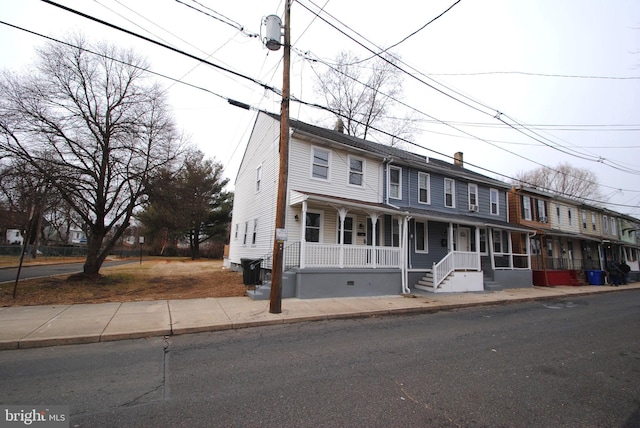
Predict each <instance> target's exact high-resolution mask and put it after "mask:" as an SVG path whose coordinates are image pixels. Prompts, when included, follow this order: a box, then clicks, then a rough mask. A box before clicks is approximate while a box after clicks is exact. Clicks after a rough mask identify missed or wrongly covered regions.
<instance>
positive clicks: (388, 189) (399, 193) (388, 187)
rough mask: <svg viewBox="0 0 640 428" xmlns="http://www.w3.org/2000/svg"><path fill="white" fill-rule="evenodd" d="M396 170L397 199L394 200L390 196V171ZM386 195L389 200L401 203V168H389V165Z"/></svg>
mask: <svg viewBox="0 0 640 428" xmlns="http://www.w3.org/2000/svg"><path fill="white" fill-rule="evenodd" d="M392 169H393V170H397V171H398V172H399V174H398V181H399V182H398V197H397V198H395V197H393V196H391V170H392ZM387 195H388V196H389V199H395V200H397V201H401V200H402V168H401V167H399V166H391V165H389V168H388V169H387Z"/></svg>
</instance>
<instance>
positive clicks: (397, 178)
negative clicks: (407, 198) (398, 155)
mask: <svg viewBox="0 0 640 428" xmlns="http://www.w3.org/2000/svg"><path fill="white" fill-rule="evenodd" d="M401 195H402V169H401V168H398V167H397V166H390V167H389V197H390V198H393V199H402V196H401Z"/></svg>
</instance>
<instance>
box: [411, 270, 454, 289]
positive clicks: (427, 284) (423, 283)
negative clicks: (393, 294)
mask: <svg viewBox="0 0 640 428" xmlns="http://www.w3.org/2000/svg"><path fill="white" fill-rule="evenodd" d="M454 275H455V272H451V273H450V274H449V275H447V277H446V278H445V279H444V280H443V281H442V282H441V283H440V284H439V285H438V286H437V287H434V285H433V273H432V272H427V274H426V275H425V276H423V277H422V278H421V279H420V280H419V281H418V283H417V284H416V285H415V286H414V287H415V288H417V289H420V290H425V291H430V292H432V293H437V292H438V290H440V289H443V288H446V286H447V282H449V280H450V279H452V278H453V276H454Z"/></svg>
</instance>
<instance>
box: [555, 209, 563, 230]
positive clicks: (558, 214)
mask: <svg viewBox="0 0 640 428" xmlns="http://www.w3.org/2000/svg"><path fill="white" fill-rule="evenodd" d="M556 217H557V218H558V225H559V226H561V225H562V215H561V213H560V207H556Z"/></svg>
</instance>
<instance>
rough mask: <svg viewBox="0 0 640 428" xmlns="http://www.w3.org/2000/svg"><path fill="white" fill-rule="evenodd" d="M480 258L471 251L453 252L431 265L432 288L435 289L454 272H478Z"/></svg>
mask: <svg viewBox="0 0 640 428" xmlns="http://www.w3.org/2000/svg"><path fill="white" fill-rule="evenodd" d="M480 269H481V268H480V257H479V256H478V253H475V252H471V251H453V252H451V253H448V254H447V255H446V256H444V258H443V259H442V260H440V261H439V262H438V263H434V264H433V286H434V287H435V288H437V287H438V286H439V285H440V284H441V283H442V281H444V280H445V279H446V278H447V277H448V276H449V275H450V274H451V272H453V271H454V270H475V271H479V270H480Z"/></svg>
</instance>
